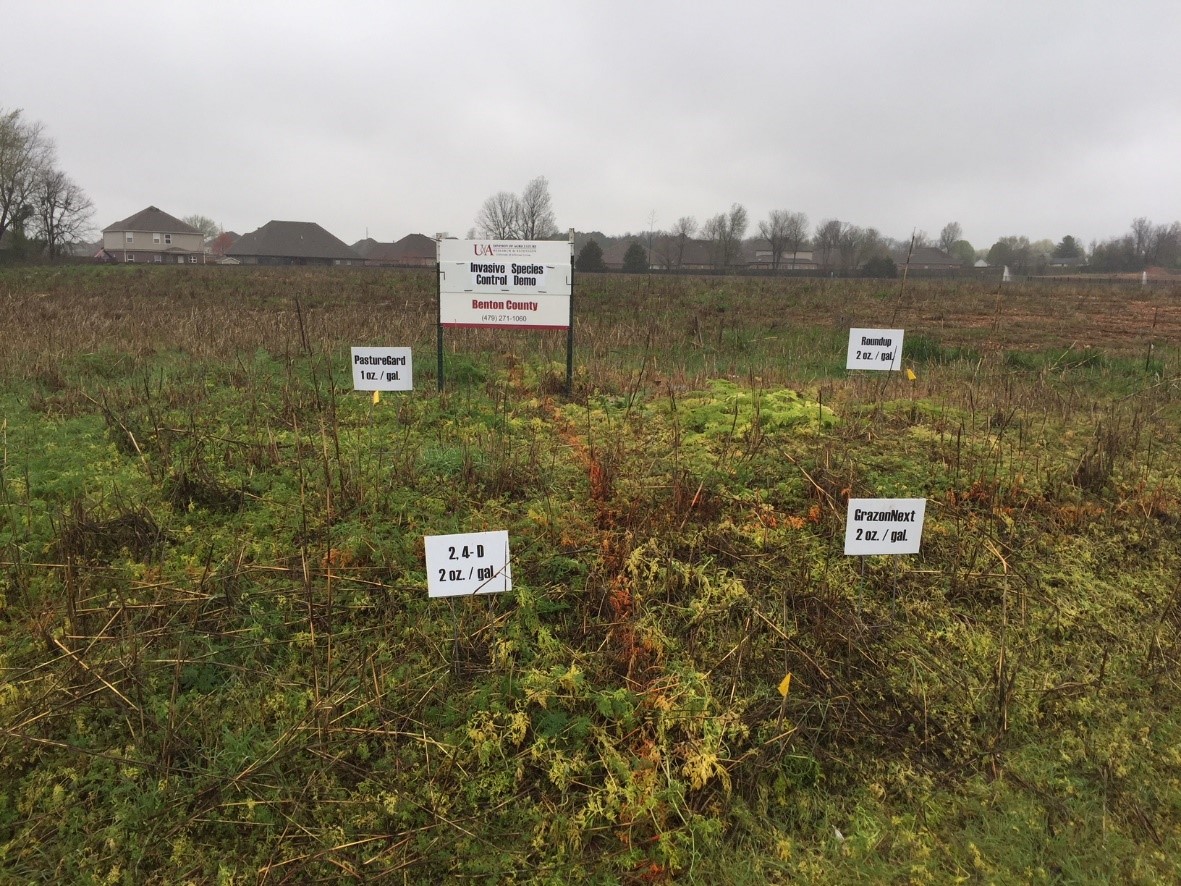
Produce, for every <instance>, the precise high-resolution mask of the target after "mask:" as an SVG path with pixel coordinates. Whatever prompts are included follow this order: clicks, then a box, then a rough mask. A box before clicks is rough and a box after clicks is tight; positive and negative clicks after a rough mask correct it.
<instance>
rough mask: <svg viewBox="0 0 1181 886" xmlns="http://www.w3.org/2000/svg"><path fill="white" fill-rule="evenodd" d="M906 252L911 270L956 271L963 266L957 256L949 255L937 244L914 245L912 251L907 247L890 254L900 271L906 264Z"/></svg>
mask: <svg viewBox="0 0 1181 886" xmlns="http://www.w3.org/2000/svg"><path fill="white" fill-rule="evenodd" d="M908 252H909V268H910V270H912V271H958V270H959V269H960V268H962V267H963V266H964V264H963V262H961V261H960V260H959V259H958V258H956V257H955V256H954V255H949V254H948V253H946V252H944V251H943V250H942V249H940V248H939V247H938V246H916V247H915V248H914V251H913V252H910V251H909V247H908V248H907V249H900V250H898V251H896V252H895V253H894V254H893V255H892V256H891V258H893V259H894V264H896V265H898V270H899V271H900V272H901V270H902V268H903V267H905V266H907V265H908V261H907V258H908Z"/></svg>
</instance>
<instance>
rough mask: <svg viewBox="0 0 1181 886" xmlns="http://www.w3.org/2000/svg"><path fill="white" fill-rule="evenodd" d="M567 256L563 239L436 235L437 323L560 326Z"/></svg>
mask: <svg viewBox="0 0 1181 886" xmlns="http://www.w3.org/2000/svg"><path fill="white" fill-rule="evenodd" d="M570 255H571V245H570V243H569V241H566V240H440V241H439V322H440V324H441V325H443V326H460V327H473V326H493V327H496V326H500V327H506V328H523V327H531V328H535V329H566V328H567V327H569V326H570V294H571V290H572V278H571V262H570Z"/></svg>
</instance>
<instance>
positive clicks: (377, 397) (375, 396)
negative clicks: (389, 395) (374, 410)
mask: <svg viewBox="0 0 1181 886" xmlns="http://www.w3.org/2000/svg"><path fill="white" fill-rule="evenodd" d="M373 402H374V403H380V402H381V391H374V392H373Z"/></svg>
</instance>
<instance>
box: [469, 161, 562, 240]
mask: <svg viewBox="0 0 1181 886" xmlns="http://www.w3.org/2000/svg"><path fill="white" fill-rule="evenodd" d="M475 229H476V230H477V231H479V234H480V236H481V237H487V238H488V239H490V240H545V239H546V238H548V237H552V236H553V235H554V234H556V233H557V230H558V226H557V224H556V222H555V221H554V210H553V205H552V203H551V202H550V196H549V181H548V180H547V179H546V177H545V176H544V175H539V176H538V177H537V178H535V179H533V180H532V181H531V182H529V184H527V185H525V190H523V191H522V192H521V196H519V197H518V196H517V195H516V194H513V193H510V192H509V191H498V192H496V193H495V194H493V195H492V196H491V197H489V198H488V199H487V200H485V201H484V205H483V206H481V207H480V211H479V212H478V213H477V214H476V228H475Z"/></svg>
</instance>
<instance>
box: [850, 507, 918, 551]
mask: <svg viewBox="0 0 1181 886" xmlns="http://www.w3.org/2000/svg"><path fill="white" fill-rule="evenodd" d="M926 516H927V500H926V499H925V498H851V499H849V511H848V514H847V515H846V517H845V553H846V554H852V555H854V556H857V555H868V554H917V553H918V552H919V545H920V544H921V543H922V541H923V520H924V518H925V517H926Z"/></svg>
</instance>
